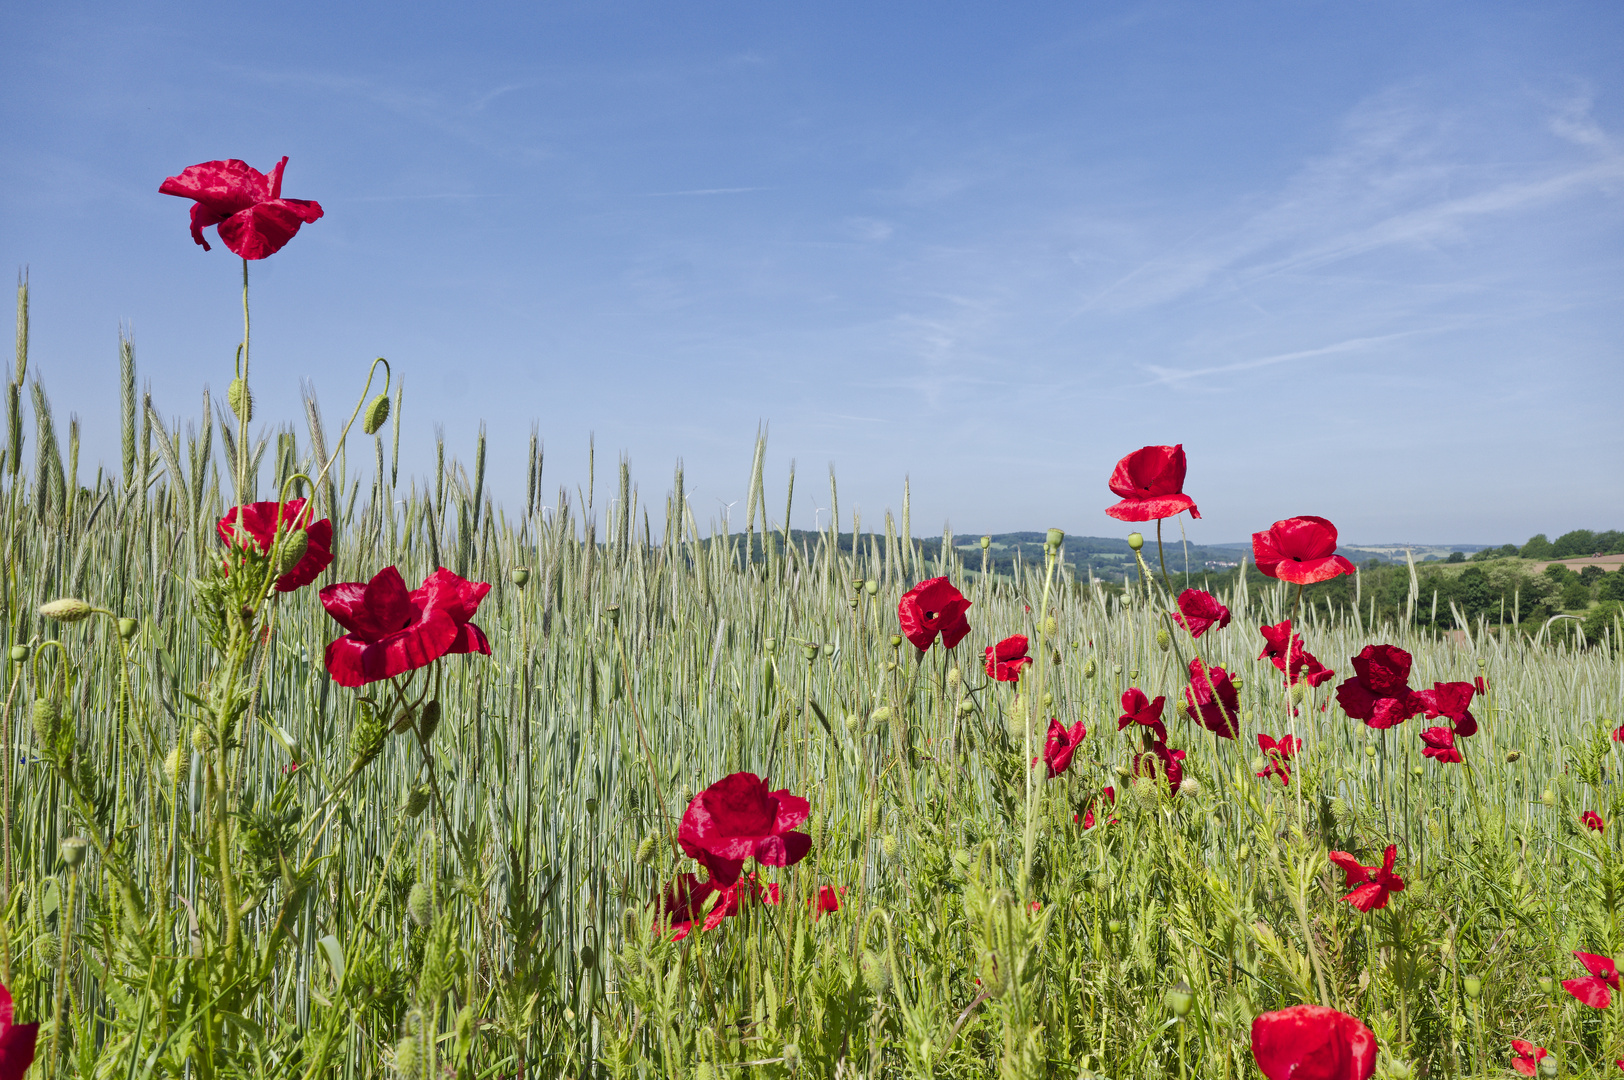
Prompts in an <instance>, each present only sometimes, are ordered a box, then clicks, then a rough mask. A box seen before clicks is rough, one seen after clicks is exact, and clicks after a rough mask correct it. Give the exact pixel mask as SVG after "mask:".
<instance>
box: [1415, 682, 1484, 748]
mask: <svg viewBox="0 0 1624 1080" xmlns="http://www.w3.org/2000/svg"><path fill="white" fill-rule="evenodd" d="M1475 693H1477V688H1476V687H1475V686H1473V685H1472V684H1471V683H1469V682H1441V683H1433V684H1432V689H1431V690H1417V691H1416V692H1415V696H1416V699H1417V700H1418V701H1419V702H1420V703H1421V706H1422V707H1423V708H1425V709H1426V710H1427V719H1428V720H1431V719H1433V718H1434V717H1438V716H1447V717H1449V719H1450V720H1451V721H1452V723H1451V726H1452V727H1453V728H1454V729H1455V734H1456V735H1459V736H1460V737H1461V738H1463V739H1467V738H1471V737H1472V736H1473V735H1476V734H1477V717H1475V716H1473V715H1472V710H1471V709H1469V708H1467V706H1468V705H1470V704H1471V703H1472V695H1473V694H1475Z"/></svg>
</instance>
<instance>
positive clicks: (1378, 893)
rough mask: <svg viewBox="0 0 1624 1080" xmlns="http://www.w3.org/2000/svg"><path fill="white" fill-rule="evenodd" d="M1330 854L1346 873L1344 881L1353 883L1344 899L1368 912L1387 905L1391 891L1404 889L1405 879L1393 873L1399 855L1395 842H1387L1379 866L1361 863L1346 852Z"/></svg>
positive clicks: (1346, 883) (1331, 858)
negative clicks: (1352, 887) (1350, 890)
mask: <svg viewBox="0 0 1624 1080" xmlns="http://www.w3.org/2000/svg"><path fill="white" fill-rule="evenodd" d="M1328 857H1329V858H1330V860H1331V861H1332V862H1334V863H1336V864H1337V865H1338V866H1340V867H1341V868H1342V870H1343V872H1344V873H1346V874H1347V879H1346V880H1345V881H1343V883H1342V884H1344V885H1350V886H1354V889H1353V891H1352V892H1350V893H1349V894H1348V895H1346V896H1344V897H1343V898H1342V899H1344V900H1346V901H1347V902H1348V903H1350V904H1352V905H1353V906H1354V907H1356V908H1358V909H1359V910H1360V911H1363V912H1367V913H1368V912H1371V911H1374V910H1376V909H1377V908H1384V907H1386V906H1387V898H1388V895H1389V894H1391V893H1396V892H1403V891H1404V879H1403V878H1401V877H1399V876H1398V875H1397V874H1395V873H1393V860H1394V859H1395V858H1397V857H1398V845H1396V844H1388V845H1387V850H1386V851H1385V852H1383V853H1382V864H1381V866H1379V867H1376V866H1361V865H1360V864H1359V860H1358V859H1355V858H1354V857H1353V856H1352V855H1349V854H1348V853H1347V852H1346V851H1333V852H1331V853H1330V854H1329V856H1328Z"/></svg>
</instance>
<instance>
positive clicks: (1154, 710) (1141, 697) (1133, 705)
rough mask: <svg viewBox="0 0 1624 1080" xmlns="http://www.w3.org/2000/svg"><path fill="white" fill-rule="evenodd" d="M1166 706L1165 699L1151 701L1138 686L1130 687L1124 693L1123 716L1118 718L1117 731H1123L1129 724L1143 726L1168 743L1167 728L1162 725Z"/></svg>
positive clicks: (1159, 698) (1158, 698)
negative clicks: (1163, 707) (1163, 711)
mask: <svg viewBox="0 0 1624 1080" xmlns="http://www.w3.org/2000/svg"><path fill="white" fill-rule="evenodd" d="M1165 704H1167V698H1165V697H1160V696H1158V697H1157V698H1156V700H1155V701H1151V700H1150V699H1149V698H1148V697H1146V696H1145V692H1144V691H1143V690H1141V689H1139V688H1138V687H1137V686H1130V687H1128V688H1127V689H1126V690H1124V691H1123V692H1122V715H1121V716H1119V717H1117V730H1118V731H1121V730H1122V729H1123V728H1125V727H1127V726H1128V725H1129V724H1143V725H1144V726H1145V727H1148V728H1149V729H1150V730H1152V731H1154V732H1155V733H1156V737H1157V738H1158V739H1160V740H1162V742H1166V741H1167V726H1166V725H1165V724H1163V723H1162V706H1164V705H1165Z"/></svg>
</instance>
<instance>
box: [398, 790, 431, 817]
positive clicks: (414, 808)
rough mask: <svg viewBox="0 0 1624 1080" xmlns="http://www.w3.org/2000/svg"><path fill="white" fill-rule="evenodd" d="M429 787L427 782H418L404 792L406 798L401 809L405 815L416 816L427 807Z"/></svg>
mask: <svg viewBox="0 0 1624 1080" xmlns="http://www.w3.org/2000/svg"><path fill="white" fill-rule="evenodd" d="M429 795H430V792H429V788H428V785H427V784H419V785H417V786H416V787H414V788H412V790H410V791H408V792H407V793H406V800H405V802H404V803H402V805H401V809H402V810H404V811H405V812H406V816H407V817H416V816H417V815H419V814H421V813H422V812H423V811H425V810H427V809H428V808H429Z"/></svg>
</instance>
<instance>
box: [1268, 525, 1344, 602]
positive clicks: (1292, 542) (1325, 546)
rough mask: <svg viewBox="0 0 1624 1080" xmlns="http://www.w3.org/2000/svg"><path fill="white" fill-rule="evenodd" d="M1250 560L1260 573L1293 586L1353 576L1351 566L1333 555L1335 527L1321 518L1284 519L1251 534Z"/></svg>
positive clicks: (1340, 557) (1334, 550)
mask: <svg viewBox="0 0 1624 1080" xmlns="http://www.w3.org/2000/svg"><path fill="white" fill-rule="evenodd" d="M1252 559H1253V561H1255V562H1256V563H1257V568H1258V570H1259V571H1260V572H1261V573H1264V574H1266V575H1268V576H1269V577H1272V578H1279V579H1280V580H1281V581H1289V582H1291V583H1292V584H1293V585H1312V584H1314V583H1315V582H1317V581H1329V580H1331V579H1332V578H1334V577H1336V576H1337V575H1339V574H1351V573H1353V564H1352V563H1351V562H1349V561H1348V560H1347V559H1344V558H1343V557H1342V556H1340V555H1338V554H1337V553H1336V526H1335V525H1332V524H1331V523H1330V522H1329V521H1326V520H1325V519H1324V518H1322V517H1306V516H1305V517H1294V518H1286V519H1285V520H1284V521H1277V522H1275V523H1274V524H1273V525H1270V526H1269V528H1268V529H1267V530H1266V531H1264V532H1257V533H1253V534H1252Z"/></svg>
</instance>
